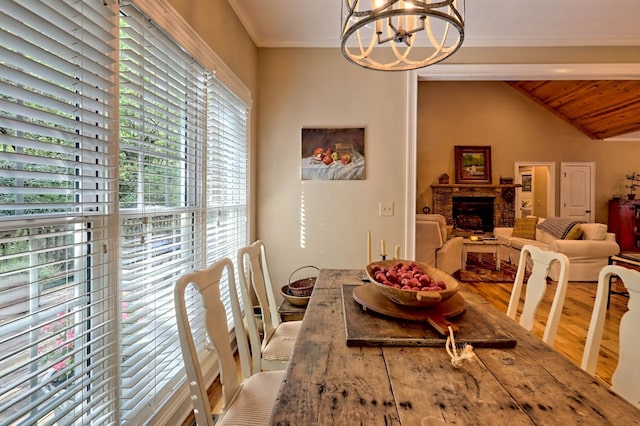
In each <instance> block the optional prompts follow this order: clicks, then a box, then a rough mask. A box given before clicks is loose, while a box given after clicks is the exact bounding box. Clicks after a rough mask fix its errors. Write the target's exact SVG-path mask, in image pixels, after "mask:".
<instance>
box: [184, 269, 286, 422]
mask: <svg viewBox="0 0 640 426" xmlns="http://www.w3.org/2000/svg"><path fill="white" fill-rule="evenodd" d="M225 270H226V271H227V274H226V278H227V282H228V283H229V295H230V300H231V308H232V312H233V323H234V328H235V330H236V332H237V330H243V329H244V324H243V321H242V312H241V311H240V302H239V300H238V294H237V291H236V287H235V285H232V284H233V283H235V276H234V272H233V263H232V262H231V260H229V259H228V258H224V259H221V260H219V261H218V262H216V263H214V264H213V265H211V266H210V267H208V268H207V269H203V270H199V271H194V272H190V273H187V274H185V275H183V276H182V277H181V278H179V279H178V281H177V282H176V285H175V288H174V300H175V309H176V321H177V325H178V336H179V339H180V347H181V350H182V356H183V359H184V364H185V369H186V371H187V380H188V383H189V391H190V394H191V400H192V401H193V411H194V414H195V418H196V422H197V424H198V425H200V426H202V425H214V424H215V425H241V424H242V425H265V424H267V423H268V421H269V417H270V416H271V410H272V409H273V406H274V404H275V401H276V396H277V392H278V390H279V388H280V384H281V383H282V380H283V378H284V372H283V371H269V372H264V373H257V374H251V368H250V364H249V356H250V355H249V348H248V345H247V341H246V339H245V338H242V339H240V338H238V339H236V340H237V345H238V352H239V358H240V361H241V363H240V365H241V370H242V377H243V379H242V381H241V380H240V379H239V377H238V372H237V369H236V363H235V359H234V356H233V352H232V348H231V343H230V337H229V336H230V333H229V328H228V325H227V316H226V312H225V307H224V304H223V303H222V301H221V299H220V283H221V281H222V278H223V273H224V271H225ZM189 285H192V286H193V288H194V290H195V291H194V292H191V291H188V288H190V287H189ZM198 306H201V307H202V308H203V309H202V310H201V311H200V312H201V313H202V315H200V316H199V315H196V314H194V312H197V311H198V309H197V307H198ZM190 317H191V319H190ZM196 321H203V322H204V329H205V332H206V335H207V336H208V338H209V339H210V341H211V344H212V349H213V351H212V350H211V348H210V347H207V348H205V349H202V350H201V353H198V350H197V348H196V345H195V342H194V337H193V331H194V330H202V325H200V324H193V325H192V324H191V322H196ZM243 333H244V332H243ZM214 352H215V355H216V356H217V363H218V366H219V371H220V382H221V384H222V412H221V413H219V414H217V415H216V416H212V412H211V405H210V404H209V398H208V396H207V383H206V382H205V380H204V378H203V371H202V367H201V364H203V363H204V362H205V361H206V358H207V357H212V355H214ZM212 359H214V360H215V359H216V357H215V356H213V357H212ZM214 417H216V420H215V422H214Z"/></svg>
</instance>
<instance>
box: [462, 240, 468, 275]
mask: <svg viewBox="0 0 640 426" xmlns="http://www.w3.org/2000/svg"><path fill="white" fill-rule="evenodd" d="M462 269H463V270H466V269H467V246H466V245H463V246H462Z"/></svg>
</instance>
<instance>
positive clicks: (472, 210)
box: [452, 197, 495, 232]
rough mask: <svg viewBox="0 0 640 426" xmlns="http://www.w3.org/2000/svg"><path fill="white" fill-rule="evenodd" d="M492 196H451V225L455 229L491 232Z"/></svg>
mask: <svg viewBox="0 0 640 426" xmlns="http://www.w3.org/2000/svg"><path fill="white" fill-rule="evenodd" d="M494 200H495V198H494V197H453V199H452V201H453V206H452V207H453V225H454V227H455V228H456V229H463V230H469V231H482V232H493V202H494Z"/></svg>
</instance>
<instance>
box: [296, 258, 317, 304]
mask: <svg viewBox="0 0 640 426" xmlns="http://www.w3.org/2000/svg"><path fill="white" fill-rule="evenodd" d="M305 268H313V269H315V270H316V271H319V270H320V269H319V268H317V267H315V266H313V265H308V266H302V267H300V268H298V269H296V270H295V271H293V272H292V273H291V275H289V293H291V294H292V295H293V296H299V297H306V296H311V292H312V291H313V286H314V285H315V284H316V278H318V277H317V276H316V277H307V278H301V279H299V280H296V281H293V282H291V278H292V277H293V275H294V274H295V273H296V272H298V271H301V270H302V269H305Z"/></svg>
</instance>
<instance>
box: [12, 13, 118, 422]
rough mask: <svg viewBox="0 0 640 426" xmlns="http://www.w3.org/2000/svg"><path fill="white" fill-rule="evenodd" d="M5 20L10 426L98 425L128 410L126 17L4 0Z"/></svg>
mask: <svg viewBox="0 0 640 426" xmlns="http://www.w3.org/2000/svg"><path fill="white" fill-rule="evenodd" d="M0 19H2V25H1V26H0V28H1V29H0V33H1V36H0V49H1V51H2V52H1V53H0V57H1V58H2V60H1V63H0V86H1V87H0V93H1V95H0V170H1V171H0V176H1V177H0V345H1V346H2V348H3V349H2V351H1V352H0V366H1V368H0V423H2V424H35V422H36V420H39V419H48V421H49V422H56V421H66V422H71V421H76V422H78V423H81V422H82V423H87V424H88V423H93V422H96V423H97V422H100V421H102V420H104V419H109V418H113V415H114V413H115V407H116V404H115V399H114V397H113V396H114V395H115V392H114V391H115V389H116V381H115V377H114V376H113V375H111V374H110V371H111V370H112V369H113V367H114V366H115V364H116V361H117V358H116V356H115V355H116V353H115V351H114V349H113V348H114V345H113V342H114V341H115V336H116V334H115V327H114V325H115V324H114V319H113V317H114V315H113V313H114V311H113V309H112V308H113V306H114V304H113V300H115V297H116V294H115V292H114V291H113V289H112V288H110V287H109V282H110V274H111V264H110V262H111V255H112V254H113V253H114V251H112V250H115V246H113V245H111V242H110V240H109V228H108V224H109V222H108V214H109V213H111V212H112V211H111V210H110V206H109V191H110V189H111V188H112V187H113V185H114V182H115V176H116V173H115V171H116V170H115V168H114V164H115V158H116V157H115V155H116V154H115V151H114V150H113V147H114V146H115V140H116V138H115V135H114V129H115V128H116V123H115V120H114V111H116V109H115V108H114V104H113V100H114V98H115V97H114V93H115V87H114V86H113V84H112V80H113V79H112V78H111V75H112V74H113V69H112V68H111V67H112V66H113V56H114V52H115V49H116V47H117V43H116V42H117V40H116V37H115V35H116V34H117V33H116V31H115V29H116V25H117V8H116V5H115V4H114V3H110V4H104V3H103V2H102V1H100V2H96V1H90V2H85V3H77V2H76V3H73V4H67V3H63V2H56V4H55V5H53V4H52V3H51V2H48V1H42V2H36V1H34V2H31V3H30V6H29V7H27V6H22V5H21V2H18V3H5V4H3V7H2V11H0ZM98 401H100V402H99V403H98Z"/></svg>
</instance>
